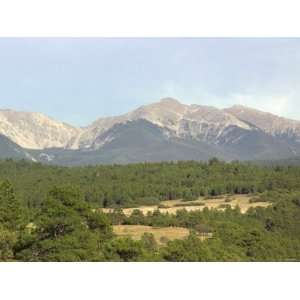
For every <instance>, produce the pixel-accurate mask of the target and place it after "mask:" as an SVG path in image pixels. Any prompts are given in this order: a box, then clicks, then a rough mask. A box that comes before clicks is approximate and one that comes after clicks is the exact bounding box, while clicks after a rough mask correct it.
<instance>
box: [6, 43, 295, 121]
mask: <svg viewBox="0 0 300 300" xmlns="http://www.w3.org/2000/svg"><path fill="white" fill-rule="evenodd" d="M0 66H1V67H0V108H11V109H15V110H24V111H37V112H43V113H45V114H47V115H49V116H51V117H54V118H56V119H59V120H63V121H65V122H68V123H70V124H73V125H76V126H84V125H87V124H89V123H90V122H91V121H93V120H95V119H97V118H98V117H99V116H103V117H104V116H112V115H119V114H123V113H126V112H128V111H131V110H133V109H134V108H136V107H138V106H141V105H144V104H149V103H152V102H155V101H156V100H158V99H160V98H163V97H174V98H177V99H179V100H180V101H182V102H185V103H187V104H191V103H195V104H200V105H212V106H216V107H220V108H224V107H229V106H231V105H234V104H242V105H246V106H250V107H253V108H257V109H261V110H263V111H268V112H272V113H275V114H278V115H281V116H285V117H288V118H292V119H298V120H299V119H300V105H299V99H300V97H299V96H300V84H299V79H300V39H224V38H222V39H200V38H194V39H183V38H182V39H179V38H178V39H124V38H122V39H102V38H77V39H66V38H62V39H49V38H47V39H41V38H39V39H31V38H26V39H24V38H23V39H7V38H0Z"/></svg>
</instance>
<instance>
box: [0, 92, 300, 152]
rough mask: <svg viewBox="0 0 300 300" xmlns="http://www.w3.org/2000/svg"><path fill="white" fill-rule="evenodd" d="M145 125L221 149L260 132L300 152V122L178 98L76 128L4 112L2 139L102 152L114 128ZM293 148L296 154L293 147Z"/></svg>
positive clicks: (33, 145) (0, 126) (36, 146)
mask: <svg viewBox="0 0 300 300" xmlns="http://www.w3.org/2000/svg"><path fill="white" fill-rule="evenodd" d="M139 120H144V121H147V122H150V123H151V124H153V125H155V126H157V127H159V128H160V129H161V131H162V132H163V134H164V136H165V138H166V139H168V138H176V139H182V140H184V139H189V140H194V141H199V142H202V143H207V144H212V145H220V146H222V145H233V146H234V145H237V144H238V143H239V142H240V141H241V140H243V143H244V144H245V145H246V144H247V138H246V137H247V136H252V137H253V136H255V134H254V133H255V132H259V131H260V132H262V133H264V134H266V135H268V136H272V137H274V138H279V139H281V140H288V141H289V143H292V145H293V146H295V145H296V147H297V145H298V143H300V122H299V121H293V120H289V119H285V118H282V117H278V116H275V115H272V114H270V113H265V112H261V111H258V110H254V109H251V108H247V107H243V106H233V107H231V108H227V109H217V108H215V107H211V106H204V105H195V104H194V105H186V104H182V103H180V102H179V101H177V100H175V99H172V98H164V99H162V100H160V101H159V102H156V103H153V104H149V105H144V106H141V107H139V108H138V109H136V110H134V111H131V112H129V113H127V114H124V115H121V116H116V117H107V118H100V119H98V120H96V121H95V122H94V123H92V124H91V125H89V126H87V127H85V128H76V127H74V126H71V125H68V124H65V123H63V122H60V121H56V120H54V119H51V118H49V117H47V116H45V115H43V114H41V113H30V112H16V111H12V110H0V134H3V135H5V136H6V137H8V138H9V139H11V140H12V141H13V142H15V143H16V144H18V145H19V146H21V147H23V148H27V149H40V150H41V149H48V148H63V149H87V150H88V149H90V150H97V149H100V148H102V147H103V146H105V145H106V144H109V143H111V142H112V141H113V140H114V139H115V134H116V133H115V132H116V131H115V130H111V129H112V128H114V127H115V126H117V125H118V126H119V125H120V126H122V125H126V124H127V123H130V122H136V121H139ZM118 128H120V127H118ZM253 134H254V135H253ZM260 136H262V135H260ZM252 143H253V139H252ZM290 149H292V151H294V150H293V149H294V148H293V147H292V148H290ZM295 149H296V148H295ZM296 150H297V149H296ZM296 150H295V151H296ZM297 151H298V150H297Z"/></svg>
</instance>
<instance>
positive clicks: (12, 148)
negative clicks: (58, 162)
mask: <svg viewBox="0 0 300 300" xmlns="http://www.w3.org/2000/svg"><path fill="white" fill-rule="evenodd" d="M7 158H13V159H26V160H31V161H36V159H35V158H34V156H32V155H31V154H29V153H28V152H27V151H26V150H24V149H23V148H22V147H20V146H19V145H17V144H15V143H14V142H12V141H11V140H10V139H9V138H7V137H6V136H4V135H2V134H0V159H7Z"/></svg>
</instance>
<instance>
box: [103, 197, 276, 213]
mask: <svg viewBox="0 0 300 300" xmlns="http://www.w3.org/2000/svg"><path fill="white" fill-rule="evenodd" d="M251 198H253V196H252V195H234V196H228V195H224V196H223V197H220V196H219V197H217V198H211V199H205V198H199V199H198V200H195V201H188V202H187V201H182V200H168V201H162V202H161V203H160V205H153V206H140V207H137V208H125V209H123V212H124V214H125V215H127V216H129V215H131V214H132V212H133V211H134V210H135V209H139V210H140V211H142V213H143V214H144V215H146V214H147V213H148V212H153V211H155V210H159V211H160V212H161V213H169V214H176V212H177V211H178V210H181V209H185V210H187V211H195V210H200V211H201V210H203V209H204V208H205V207H207V208H208V209H218V210H224V209H225V205H226V206H230V207H232V208H235V207H236V206H238V207H239V208H240V210H241V212H242V213H246V212H247V210H248V209H249V208H251V207H268V206H270V205H271V203H270V202H254V203H251V202H250V201H249V200H250V199H251ZM193 204H194V205H193ZM103 211H104V212H111V211H112V209H110V208H108V209H103Z"/></svg>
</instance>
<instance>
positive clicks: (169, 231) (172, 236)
mask: <svg viewBox="0 0 300 300" xmlns="http://www.w3.org/2000/svg"><path fill="white" fill-rule="evenodd" d="M113 230H114V233H115V234H116V235H118V236H120V237H126V236H127V237H131V238H132V239H134V240H140V239H141V238H142V236H143V234H144V233H151V234H153V236H154V239H155V241H156V242H157V243H158V244H159V245H162V244H164V243H166V242H167V241H172V240H177V239H184V238H186V237H187V236H188V235H189V233H190V232H189V230H188V229H187V228H182V227H151V226H143V225H116V226H113Z"/></svg>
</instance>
